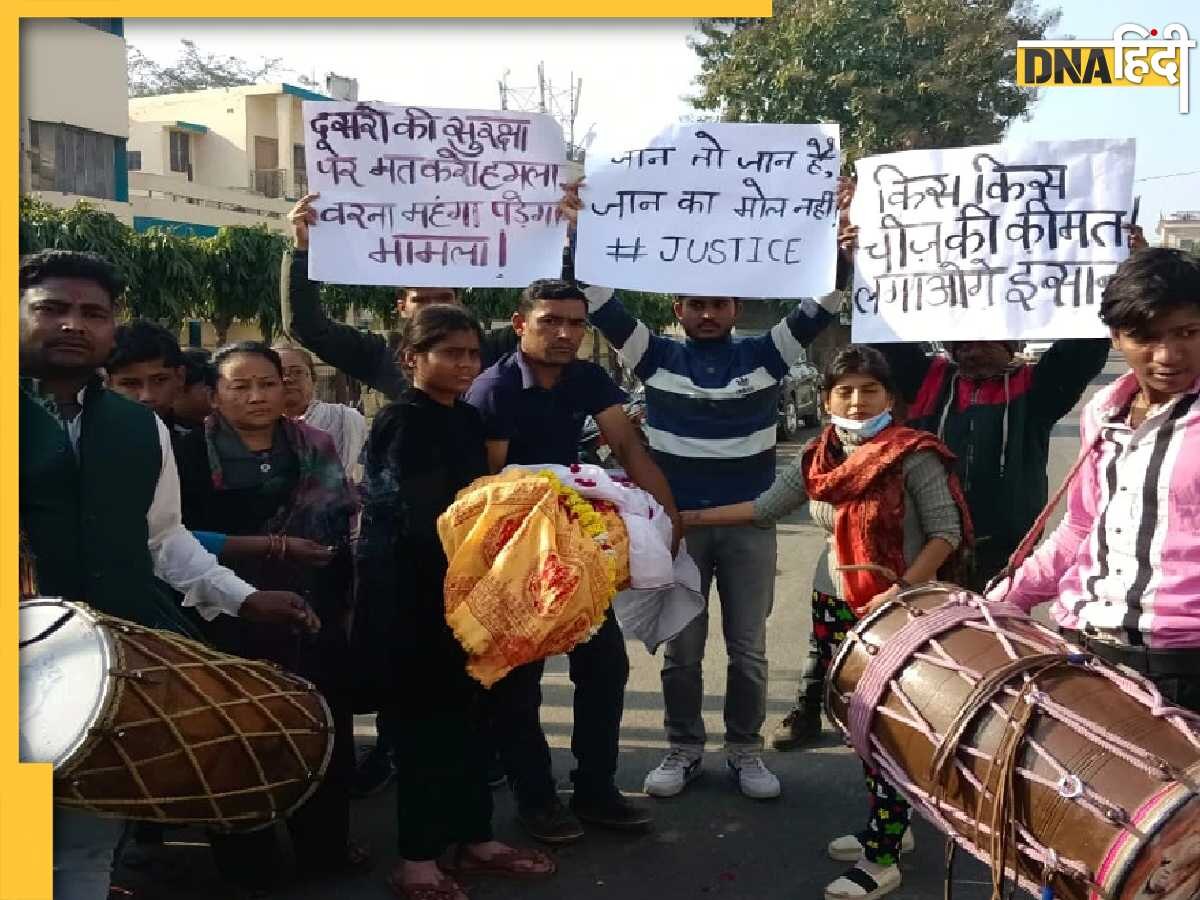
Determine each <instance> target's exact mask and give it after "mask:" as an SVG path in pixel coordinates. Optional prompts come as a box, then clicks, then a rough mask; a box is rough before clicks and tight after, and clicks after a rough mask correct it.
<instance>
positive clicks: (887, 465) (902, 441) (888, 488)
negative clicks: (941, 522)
mask: <svg viewBox="0 0 1200 900" xmlns="http://www.w3.org/2000/svg"><path fill="white" fill-rule="evenodd" d="M920 450H932V451H933V452H934V453H936V454H937V455H938V456H939V457H940V458H941V460H942V462H943V464H944V465H945V466H946V474H947V476H948V477H949V481H950V493H951V494H952V495H953V497H954V502H955V503H956V504H957V505H958V510H959V515H960V516H961V518H962V532H963V536H962V542H961V543H960V544H959V547H958V549H957V550H956V551H955V553H954V554H953V555H952V556H951V557H950V559H948V560H947V561H946V563H945V564H944V565H943V567H942V572H946V571H948V570H950V569H952V568H954V567H955V565H956V564H957V563H958V562H959V561H960V560H961V557H962V555H963V553H964V551H965V550H966V548H967V547H969V546H970V544H971V542H972V539H973V534H972V529H971V516H970V513H968V512H967V501H966V497H965V496H964V495H963V491H962V486H961V485H960V484H959V481H958V476H957V475H956V474H955V473H954V460H955V457H954V454H953V453H951V452H950V451H949V449H947V448H946V445H945V444H943V443H942V442H941V441H939V440H938V439H937V438H936V437H935V436H934V435H932V434H930V433H929V432H926V431H917V430H915V429H913V428H908V427H905V426H903V425H893V426H891V427H889V428H886V429H884V430H883V431H882V432H880V433H879V434H878V435H876V436H875V437H873V438H871V440H869V441H867V442H866V443H864V444H862V445H861V446H860V447H858V448H857V449H856V450H855V451H854V452H853V453H850V454H846V453H845V451H844V450H843V448H842V444H841V441H840V440H839V438H838V436H837V433H836V431H835V430H834V428H833V426H827V427H826V428H825V430H824V431H822V432H821V434H820V435H819V436H818V437H817V439H816V440H815V441H814V442H813V443H812V444H810V445H809V447H808V448H807V449H806V450H805V451H804V455H803V457H802V471H803V472H804V484H805V489H806V490H807V492H808V496H809V498H810V499H812V500H823V501H825V502H826V503H829V504H831V505H832V506H833V507H834V508H835V516H834V527H833V542H834V549H835V551H836V553H837V559H838V564H839V565H842V566H852V565H868V564H873V565H877V566H886V567H887V568H889V569H891V570H892V571H893V572H895V573H896V574H897V575H901V574H903V572H904V570H905V569H907V568H908V563H907V562H906V561H905V559H904V469H903V467H902V465H901V463H902V461H903V460H904V458H905V457H906V456H908V455H909V454H910V453H916V452H918V451H920ZM842 584H843V588H844V591H843V593H844V596H845V600H846V602H847V603H849V604H850V606H851V608H852V609H854V610H855V611H856V612H857V611H858V610H859V609H860V608H861V607H862V606H863V605H865V604H866V603H868V602H870V601H871V599H872V598H873V597H874V596H875V595H876V594H878V593H880V592H881V591H886V590H887V589H888V588H889V587H891V585H890V583H889V582H888V581H887V579H886V578H884V577H883V576H882V575H880V574H878V573H876V572H872V571H854V572H843V573H842Z"/></svg>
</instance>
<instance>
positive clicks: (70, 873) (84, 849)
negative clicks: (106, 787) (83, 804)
mask: <svg viewBox="0 0 1200 900" xmlns="http://www.w3.org/2000/svg"><path fill="white" fill-rule="evenodd" d="M128 824H129V823H128V822H126V821H125V820H123V819H106V818H103V817H101V816H96V815H92V814H91V813H89V812H84V811H81V810H74V809H64V808H62V807H56V808H55V810H54V900H108V888H109V884H110V882H111V880H112V869H113V854H114V851H115V850H116V849H117V845H118V844H119V843H120V841H121V835H122V834H123V833H124V832H125V828H126V826H127V825H128Z"/></svg>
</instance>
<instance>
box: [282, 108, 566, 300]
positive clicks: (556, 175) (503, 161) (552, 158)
mask: <svg viewBox="0 0 1200 900" xmlns="http://www.w3.org/2000/svg"><path fill="white" fill-rule="evenodd" d="M304 122H305V135H304V142H305V151H306V159H307V160H308V184H309V189H310V190H312V191H317V192H319V193H320V194H321V196H320V198H319V199H318V200H317V201H316V209H317V217H318V221H317V226H316V227H315V228H313V229H312V237H311V249H310V253H309V277H311V278H313V279H314V280H317V281H330V282H337V283H340V284H397V285H406V286H409V287H493V286H502V287H509V286H511V287H524V286H525V285H526V284H528V283H529V282H530V281H533V280H534V279H536V278H545V277H553V276H557V275H558V274H559V273H560V272H561V271H562V249H563V245H564V242H565V240H566V223H565V221H564V219H563V217H562V213H561V211H560V210H559V209H558V203H559V201H560V199H561V198H562V187H561V183H562V181H563V180H564V179H565V178H566V177H567V172H566V170H565V167H564V163H565V161H566V157H565V148H564V145H563V139H562V129H561V128H560V127H559V125H558V123H557V122H555V121H554V119H552V118H551V117H550V116H547V115H538V114H536V113H524V112H487V111H483V110H462V109H423V108H420V107H415V106H389V105H386V104H380V103H347V102H340V101H305V103H304Z"/></svg>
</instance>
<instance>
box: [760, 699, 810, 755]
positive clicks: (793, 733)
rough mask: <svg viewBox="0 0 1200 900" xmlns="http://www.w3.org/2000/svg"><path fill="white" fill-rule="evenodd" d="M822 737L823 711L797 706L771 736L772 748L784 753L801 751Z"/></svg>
mask: <svg viewBox="0 0 1200 900" xmlns="http://www.w3.org/2000/svg"><path fill="white" fill-rule="evenodd" d="M820 736H821V709H820V707H816V706H797V707H796V708H795V709H793V710H792V711H791V712H790V713H788V714H787V715H786V716H784V717H783V721H782V722H780V723H779V725H778V727H776V729H775V731H774V733H773V734H772V735H771V746H772V747H774V748H775V749H776V750H782V751H784V752H786V751H788V750H799V749H800V748H801V747H804V746H807V745H808V744H811V743H813V742H814V741H815V740H816V739H817V738H819V737H820Z"/></svg>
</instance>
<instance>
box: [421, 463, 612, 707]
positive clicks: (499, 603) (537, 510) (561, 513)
mask: <svg viewBox="0 0 1200 900" xmlns="http://www.w3.org/2000/svg"><path fill="white" fill-rule="evenodd" d="M438 536H439V537H440V538H441V541H442V547H443V548H444V549H445V551H446V559H447V560H449V564H450V565H449V569H448V570H447V572H446V582H445V602H446V621H447V622H448V623H449V625H450V627H451V628H452V629H453V631H454V634H455V636H456V637H457V638H458V641H459V643H460V644H462V646H463V648H464V649H465V650H466V651H467V654H468V656H469V659H468V660H467V671H468V673H470V675H471V677H473V678H474V679H475V680H477V681H479V682H480V683H481V684H483V685H484V686H485V687H491V686H492V685H493V684H495V683H496V682H497V681H499V680H500V679H501V678H503V677H504V676H505V675H506V674H507V673H508V672H510V671H511V670H512V669H514V668H516V667H517V666H520V665H523V664H524V663H527V662H532V661H534V660H537V659H544V658H545V657H547V656H554V655H555V654H558V653H565V652H567V651H568V650H570V649H572V648H573V647H574V646H575V645H576V644H579V643H581V642H583V641H585V640H587V639H588V638H589V637H590V636H591V635H592V634H593V633H594V631H595V630H596V629H597V628H599V627H600V625H601V623H603V621H604V616H605V613H606V612H607V611H608V607H609V605H610V603H611V602H612V598H613V595H614V594H615V593H616V592H617V590H618V589H619V588H621V587H624V586H626V585H627V584H628V582H629V536H628V532H627V531H626V529H625V524H624V522H623V521H622V520H621V517H620V516H619V515H617V513H616V510H615V507H612V506H610V505H609V504H606V503H604V502H603V501H595V502H589V501H587V500H585V499H583V497H581V496H580V495H579V494H578V493H577V492H576V491H574V490H573V489H571V488H568V487H566V486H564V485H563V484H562V482H561V481H559V480H558V478H557V477H555V475H553V474H552V473H550V472H548V471H541V472H533V471H529V470H525V469H509V470H506V471H504V472H502V473H501V474H499V475H493V476H489V477H486V478H480V479H478V480H476V481H475V482H473V483H472V484H471V485H470V486H469V487H467V488H466V489H465V490H463V491H461V492H460V493H459V495H458V497H457V499H456V500H455V502H454V503H453V504H452V505H451V506H450V508H449V509H447V510H446V512H444V513H443V514H442V515H441V517H440V518H439V519H438Z"/></svg>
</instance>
